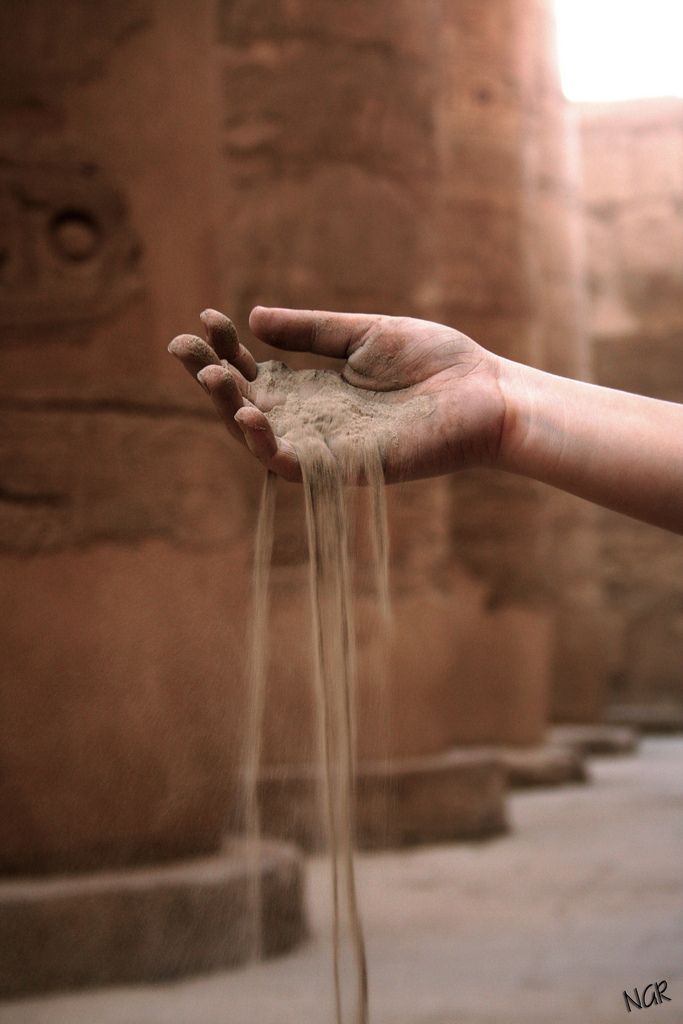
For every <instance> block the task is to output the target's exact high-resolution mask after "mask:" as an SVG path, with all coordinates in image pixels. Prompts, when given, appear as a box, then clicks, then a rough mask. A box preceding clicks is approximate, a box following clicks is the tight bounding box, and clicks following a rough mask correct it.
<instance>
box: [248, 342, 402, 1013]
mask: <svg viewBox="0 0 683 1024" xmlns="http://www.w3.org/2000/svg"><path fill="white" fill-rule="evenodd" d="M259 383H260V384H261V385H262V387H264V388H265V389H266V391H267V390H268V388H269V386H272V391H273V393H277V394H278V396H285V397H284V398H283V399H281V400H279V401H278V402H277V403H275V404H274V406H273V408H272V409H271V410H270V411H269V412H268V413H267V415H268V418H269V420H270V422H271V423H272V425H273V428H274V430H275V432H276V434H278V435H280V436H285V437H286V438H287V439H288V440H289V441H290V442H291V443H292V444H293V445H294V447H295V449H296V451H297V455H298V458H299V463H300V466H301V472H302V478H303V487H304V496H305V508H306V531H307V537H308V556H309V586H310V602H311V616H310V629H311V633H312V650H313V658H312V662H313V664H312V676H313V688H314V695H315V703H316V711H317V734H318V758H319V762H318V763H319V775H320V777H321V780H322V786H321V790H322V792H321V802H322V810H323V818H324V823H325V830H326V838H327V845H328V850H329V856H330V863H331V876H332V877H331V886H332V908H333V922H332V930H333V935H332V940H333V977H334V999H335V1013H336V1020H337V1022H338V1024H342V1022H345V1021H353V1022H354V1024H366V1022H367V1021H368V980H367V965H366V955H365V942H364V937H363V927H362V922H361V916H360V912H359V906H358V897H357V893H356V882H355V876H354V859H353V849H354V818H355V815H354V798H355V774H356V726H355V720H356V715H355V711H356V660H357V659H356V637H355V630H354V616H353V586H352V578H353V572H352V568H353V566H352V558H351V554H352V552H350V547H351V545H350V543H349V530H348V526H347V524H348V522H349V516H348V514H347V511H348V510H347V489H346V485H347V484H357V483H360V482H363V483H366V484H367V485H368V488H367V493H368V500H369V503H370V515H368V516H367V517H365V518H364V520H363V521H364V522H365V523H368V524H369V526H368V530H369V533H370V538H369V540H370V543H369V544H368V545H366V546H367V549H368V551H369V552H370V554H369V558H370V561H371V566H370V575H371V578H372V580H373V583H374V588H375V592H376V599H377V603H378V606H379V609H380V612H381V616H382V618H383V619H384V621H385V622H386V623H388V621H389V599H388V583H387V547H388V545H387V524H386V511H385V501H384V476H383V471H382V451H383V449H384V447H385V445H387V444H390V443H392V440H393V433H394V431H393V427H394V425H395V420H396V416H398V415H399V414H400V415H401V416H402V418H403V417H404V416H405V407H404V408H403V410H402V412H401V413H399V410H398V409H397V408H396V406H395V405H394V404H393V402H392V399H391V397H390V396H388V395H383V394H378V393H377V392H370V391H366V392H364V391H360V390H358V389H357V388H352V387H350V386H349V385H348V384H347V383H346V382H345V381H344V380H343V379H342V377H341V376H340V375H339V374H337V373H331V372H328V371H322V370H311V371H303V372H302V371H299V372H296V373H295V372H294V371H291V370H289V369H288V368H287V367H285V366H284V365H283V364H281V363H275V362H273V363H262V364H261V365H260V367H259ZM419 406H420V400H419V399H418V400H417V408H418V409H419ZM275 488H276V478H275V477H274V476H273V475H272V474H268V476H267V478H266V481H265V483H264V487H263V492H262V497H261V505H260V510H259V517H258V525H257V534H256V545H255V559H254V576H253V613H252V632H251V664H250V694H249V721H248V727H247V739H246V749H245V757H244V779H245V783H244V800H245V822H246V829H247V831H248V833H249V834H250V837H251V846H252V849H253V850H254V861H253V862H254V864H255V868H254V871H253V872H252V892H251V904H252V911H253V913H252V934H253V943H254V954H255V955H258V954H259V952H260V946H261V935H260V929H261V920H262V908H261V892H260V875H259V871H258V860H259V857H258V849H259V841H260V833H261V821H260V814H259V806H258V799H257V793H258V776H259V768H260V762H261V751H262V743H263V740H262V727H263V716H264V710H265V707H264V705H265V694H266V671H267V665H268V650H267V637H268V594H269V574H270V561H271V554H272V547H273V529H274V520H275ZM302 627H303V623H302ZM345 951H348V955H346V954H345ZM345 968H346V969H345Z"/></svg>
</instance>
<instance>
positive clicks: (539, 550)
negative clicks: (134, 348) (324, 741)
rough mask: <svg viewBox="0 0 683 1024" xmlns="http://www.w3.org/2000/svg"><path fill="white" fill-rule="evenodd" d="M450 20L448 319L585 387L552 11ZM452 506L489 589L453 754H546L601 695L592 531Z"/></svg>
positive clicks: (525, 507) (507, 483)
mask: <svg viewBox="0 0 683 1024" xmlns="http://www.w3.org/2000/svg"><path fill="white" fill-rule="evenodd" d="M443 19H444V21H443V25H442V31H441V47H440V69H441V70H440V79H441V84H440V88H439V112H440V113H439V139H440V146H439V160H440V173H441V185H440V203H441V214H440V218H439V256H438V262H439V273H440V278H439V284H440V293H439V295H438V303H439V305H440V308H441V310H442V317H443V319H444V320H445V321H446V322H448V323H451V324H453V325H454V326H457V327H458V328H459V329H461V330H463V331H464V332H465V333H467V334H470V335H471V336H472V337H474V338H475V339H476V340H478V341H479V342H481V343H482V344H483V345H485V346H486V347H489V348H491V349H492V350H493V351H496V352H498V353H500V354H501V355H504V356H506V357H508V358H510V359H513V360H517V361H520V362H524V363H529V364H531V365H536V366H540V367H542V368H547V369H551V370H553V371H554V372H559V373H568V374H570V375H572V376H575V375H577V374H578V375H583V374H584V373H585V359H584V356H583V354H582V352H583V349H582V346H583V333H582V326H581V313H582V310H581V294H580V272H581V266H580V262H579V256H580V254H579V252H578V249H577V236H576V228H577V224H578V223H579V221H578V207H577V195H576V188H575V185H574V181H573V165H572V154H571V151H570V141H571V140H570V139H569V136H568V131H567V123H566V120H565V104H564V100H563V98H562V97H561V95H560V92H559V86H558V82H557V72H556V67H555V54H554V47H553V40H552V20H551V14H550V7H549V5H548V4H546V3H543V2H540V0H495V2H493V3H490V4H486V5H482V4H479V3H476V2H473V0H470V2H468V0H464V2H461V3H457V4H452V5H447V4H445V5H443ZM451 496H452V513H451V517H452V548H451V550H452V558H453V562H454V565H455V566H459V567H460V568H461V569H462V570H464V571H465V572H466V573H467V574H469V575H470V576H471V577H472V578H474V579H477V580H478V581H479V582H480V585H481V595H480V598H479V605H478V611H477V612H476V613H475V612H472V613H471V614H472V623H471V626H470V632H469V635H468V636H467V637H466V638H464V639H462V640H461V641H460V644H459V647H458V648H456V655H457V662H456V668H455V678H456V680H457V683H456V686H457V689H458V700H459V702H460V710H461V713H460V715H454V716H453V718H454V725H453V738H454V739H455V740H457V741H459V742H465V743H482V742H484V743H494V744H504V745H521V746H534V745H536V746H537V745H539V744H541V743H543V741H544V736H545V729H546V725H547V722H548V718H549V715H550V713H551V707H552V705H553V704H554V703H555V701H556V700H557V699H558V698H557V695H561V697H562V698H564V699H567V694H571V695H572V696H571V700H570V704H571V711H570V715H571V717H573V714H574V710H575V709H576V708H577V707H578V705H579V704H580V703H581V702H582V701H583V704H591V707H593V705H594V703H595V700H596V697H595V695H596V694H597V693H598V692H599V691H600V689H601V687H602V686H603V680H604V673H603V671H602V667H601V665H600V664H599V662H598V664H596V657H597V655H596V651H597V648H598V647H599V642H598V638H596V637H595V628H594V626H593V622H594V621H595V612H596V608H597V605H596V588H595V582H594V578H593V576H592V571H593V569H592V563H591V559H590V553H589V552H590V524H589V522H588V521H587V518H586V517H585V515H584V514H583V512H582V510H581V508H580V507H579V505H580V503H578V502H573V501H572V500H571V499H565V498H562V497H560V496H558V495H557V494H555V493H552V494H551V493H550V490H549V489H547V488H544V487H541V486H540V485H537V484H535V483H533V482H531V481H527V480H523V479H518V478H513V477H506V476H503V475H501V474H494V473H490V472H485V471H478V472H467V473H463V474H458V475H457V476H456V477H455V478H454V479H453V480H452V481H451ZM579 627H580V628H579ZM587 627H588V628H587ZM578 694H581V695H582V696H581V698H580V699H579V698H578Z"/></svg>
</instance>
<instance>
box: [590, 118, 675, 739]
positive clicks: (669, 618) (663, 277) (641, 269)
mask: <svg viewBox="0 0 683 1024" xmlns="http://www.w3.org/2000/svg"><path fill="white" fill-rule="evenodd" d="M579 114H580V118H581V129H582V141H583V167H584V200H585V212H586V230H587V236H588V240H589V245H588V248H587V263H588V274H589V284H590V296H589V297H590V329H591V341H592V354H593V359H594V365H595V379H596V381H597V383H599V384H604V385H606V386H608V387H614V388H619V389H622V390H625V391H633V392H635V393H637V394H644V395H651V396H652V397H654V398H660V399H664V400H666V401H670V402H681V401H683V373H682V372H681V331H682V330H683V272H682V268H683V219H682V217H681V211H682V210H683V100H680V99H673V98H670V99H650V100H639V101H633V102H629V103H605V104H587V105H585V106H582V107H581V108H579ZM599 537H600V554H601V569H602V587H603V599H604V603H605V608H606V611H607V613H608V614H609V616H610V621H611V623H612V630H611V643H610V650H609V681H610V701H611V705H612V707H611V710H610V717H612V718H613V719H614V721H615V722H620V723H622V724H632V725H635V726H642V727H643V728H646V729H654V730H663V731H664V730H669V729H675V730H680V729H681V728H682V727H683V684H682V679H683V676H682V674H681V659H682V658H683V629H682V628H681V623H682V621H683V620H682V619H681V608H683V587H682V585H681V580H682V579H683V539H682V538H681V537H677V536H674V535H673V534H671V533H668V532H667V531H665V530H659V529H656V528H655V527H653V526H649V525H647V524H645V523H638V522H636V521H635V520H632V519H628V518H627V517H626V516H620V515H617V514H616V513H612V512H607V511H604V512H601V513H600V516H599Z"/></svg>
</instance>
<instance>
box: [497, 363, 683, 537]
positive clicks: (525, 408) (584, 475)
mask: <svg viewBox="0 0 683 1024" xmlns="http://www.w3.org/2000/svg"><path fill="white" fill-rule="evenodd" d="M499 384H500V388H501V391H502V393H503V396H504V400H505V406H506V416H505V425H504V429H503V434H502V438H501V445H500V456H499V465H500V468H502V469H505V470H509V471H510V472H513V473H518V474H520V475H522V476H528V477H532V478H533V479H535V480H540V481H542V482H543V483H547V484H551V485H552V486H554V487H559V488H561V489H562V490H564V491H569V492H571V493H572V494H577V495H579V497H581V498H586V499H587V500H588V501H592V502H595V503H596V504H598V505H602V506H604V507H606V508H611V509H614V510H615V511H617V512H623V513H625V514H626V515H629V516H633V517H635V518H636V519H642V520H644V521H645V522H649V523H652V524H654V525H656V526H661V527H664V528H665V529H669V530H673V531H675V532H676V533H683V406H681V405H678V404H676V403H673V402H663V401H659V400H657V399H654V398H644V397H643V396H641V395H632V394H628V393H626V392H623V391H615V390H613V389H611V388H604V387H598V386H597V385H594V384H585V383H583V382H581V381H575V380H568V379H566V378H564V377H555V376H553V375H552V374H548V373H543V372H542V371H540V370H536V369H533V368H532V367H528V366H523V365H521V364H519V363H512V362H510V361H508V360H502V362H501V367H500V377H499Z"/></svg>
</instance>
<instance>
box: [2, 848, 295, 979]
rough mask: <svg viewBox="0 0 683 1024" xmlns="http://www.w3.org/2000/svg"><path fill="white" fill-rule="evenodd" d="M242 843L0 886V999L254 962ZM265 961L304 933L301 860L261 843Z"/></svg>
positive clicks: (246, 865)
mask: <svg viewBox="0 0 683 1024" xmlns="http://www.w3.org/2000/svg"><path fill="white" fill-rule="evenodd" d="M249 884H250V871H249V863H248V859H247V857H246V844H245V843H244V842H243V841H241V840H238V839H235V840H231V841H229V842H228V843H227V844H226V846H225V848H224V850H222V851H221V852H218V853H216V854H215V855H214V856H210V857H202V858H197V859H196V860H186V861H178V862H176V863H173V864H168V863H164V864H163V865H159V866H157V867H145V868H133V869H127V870H117V871H102V872H93V873H88V874H78V875H58V876H53V877H49V878H45V877H35V878H34V877H30V878H29V877H22V878H16V879H12V880H7V881H2V882H0V996H1V997H3V998H10V997H16V996H22V995H26V994H28V993H35V992H45V991H50V990H55V989H76V988H85V987H92V986H101V985H121V984H135V983H140V982H157V981H162V980H167V979H171V978H180V977H184V976H186V975H191V974H197V973H202V972H206V971H216V970H222V969H224V968H227V967H235V966H237V965H239V964H242V963H244V962H245V961H246V960H248V958H249V956H250V954H251V943H250V938H251V929H250V924H249ZM261 885H262V892H263V920H262V934H263V947H264V955H267V956H272V955H275V954H277V953H284V952H285V951H286V950H289V949H291V948H292V947H293V946H295V945H296V944H297V943H299V942H300V941H301V940H302V939H303V938H304V937H305V935H306V931H307V929H306V919H305V912H304V905H303V874H302V860H301V857H300V856H299V854H297V853H296V851H294V850H293V849H292V848H291V847H287V846H285V845H282V844H276V843H268V844H264V847H263V855H262V859H261Z"/></svg>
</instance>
